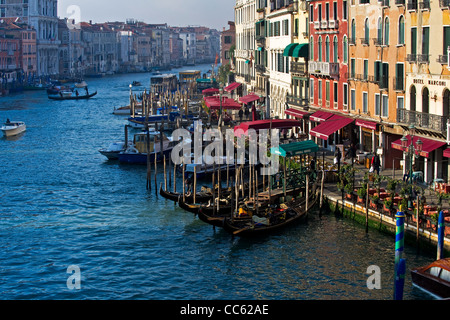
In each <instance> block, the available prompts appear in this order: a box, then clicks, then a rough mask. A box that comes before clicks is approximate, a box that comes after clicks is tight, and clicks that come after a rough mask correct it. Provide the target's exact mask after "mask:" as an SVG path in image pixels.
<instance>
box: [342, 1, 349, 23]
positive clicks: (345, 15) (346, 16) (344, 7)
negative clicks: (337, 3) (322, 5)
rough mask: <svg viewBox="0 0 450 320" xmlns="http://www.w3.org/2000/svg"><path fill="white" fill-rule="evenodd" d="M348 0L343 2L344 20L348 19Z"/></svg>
mask: <svg viewBox="0 0 450 320" xmlns="http://www.w3.org/2000/svg"><path fill="white" fill-rule="evenodd" d="M347 10H348V9H347V0H344V1H342V19H344V20H347V19H348V11H347Z"/></svg>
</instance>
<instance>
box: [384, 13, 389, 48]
mask: <svg viewBox="0 0 450 320" xmlns="http://www.w3.org/2000/svg"><path fill="white" fill-rule="evenodd" d="M384 45H386V46H388V45H389V18H388V17H386V18H385V19H384Z"/></svg>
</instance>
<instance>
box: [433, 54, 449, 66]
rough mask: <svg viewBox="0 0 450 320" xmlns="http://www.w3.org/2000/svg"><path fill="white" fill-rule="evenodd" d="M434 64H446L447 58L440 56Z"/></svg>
mask: <svg viewBox="0 0 450 320" xmlns="http://www.w3.org/2000/svg"><path fill="white" fill-rule="evenodd" d="M436 62H438V63H440V64H448V56H447V55H443V54H440V55H439V57H438V58H437V59H436Z"/></svg>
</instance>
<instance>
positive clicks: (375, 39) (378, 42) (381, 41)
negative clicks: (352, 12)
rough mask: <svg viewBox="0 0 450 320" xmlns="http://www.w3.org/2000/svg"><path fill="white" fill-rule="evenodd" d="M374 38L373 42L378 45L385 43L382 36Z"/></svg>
mask: <svg viewBox="0 0 450 320" xmlns="http://www.w3.org/2000/svg"><path fill="white" fill-rule="evenodd" d="M372 40H373V44H374V45H376V46H381V45H383V39H381V38H373V39H372Z"/></svg>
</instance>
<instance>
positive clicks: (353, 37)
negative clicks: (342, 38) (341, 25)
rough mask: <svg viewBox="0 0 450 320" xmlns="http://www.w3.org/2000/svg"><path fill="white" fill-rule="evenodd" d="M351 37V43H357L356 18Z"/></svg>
mask: <svg viewBox="0 0 450 320" xmlns="http://www.w3.org/2000/svg"><path fill="white" fill-rule="evenodd" d="M350 36H351V37H352V38H351V43H352V44H355V43H356V22H355V19H353V20H352V33H351V34H350Z"/></svg>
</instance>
